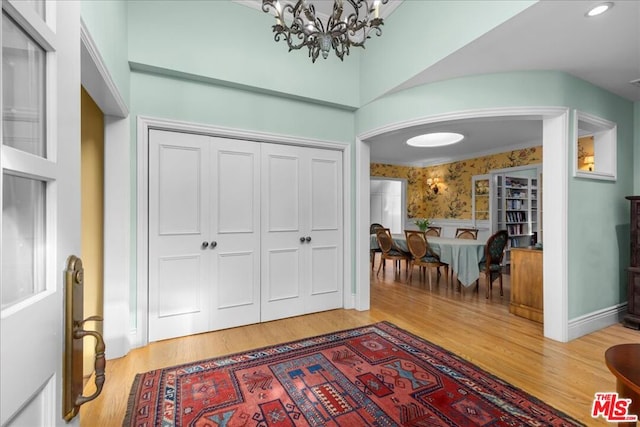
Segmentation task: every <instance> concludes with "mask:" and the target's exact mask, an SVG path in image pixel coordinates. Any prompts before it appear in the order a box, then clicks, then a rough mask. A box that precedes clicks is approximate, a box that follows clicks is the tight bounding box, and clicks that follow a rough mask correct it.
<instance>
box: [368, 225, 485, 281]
mask: <svg viewBox="0 0 640 427" xmlns="http://www.w3.org/2000/svg"><path fill="white" fill-rule="evenodd" d="M392 237H393V242H394V243H395V245H396V246H397V247H398V248H399V249H401V250H403V251H405V252H409V249H408V248H407V241H406V239H405V237H404V235H402V234H394V235H393V236H392ZM427 241H428V242H429V246H430V247H431V249H432V250H433V251H434V252H435V253H436V254H438V256H439V257H440V261H442V262H444V263H446V264H449V268H451V269H452V270H453V272H454V273H456V274H457V275H458V280H459V281H460V283H462V285H463V286H467V287H468V286H471V285H473V284H474V283H475V281H476V280H477V279H478V278H479V277H480V267H479V265H478V264H479V263H480V261H481V260H482V259H483V258H484V247H485V244H486V242H483V241H480V240H467V239H453V238H450V237H431V236H429V237H427ZM377 248H378V241H377V240H376V236H375V235H373V234H372V235H371V249H377Z"/></svg>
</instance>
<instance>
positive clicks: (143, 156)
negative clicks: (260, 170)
mask: <svg viewBox="0 0 640 427" xmlns="http://www.w3.org/2000/svg"><path fill="white" fill-rule="evenodd" d="M149 129H160V130H168V131H177V132H186V133H197V134H202V135H210V136H217V137H222V138H231V139H242V140H245V141H256V142H266V143H274V144H285V145H293V146H299V147H313V148H323V149H329V150H337V151H341V152H342V156H343V157H342V160H343V161H342V164H343V171H342V173H343V188H342V191H343V244H344V251H343V253H344V261H343V265H344V267H343V284H344V288H343V295H344V297H343V307H344V308H354V305H355V304H356V301H355V294H354V290H353V286H352V271H353V270H352V265H353V258H352V252H353V250H352V248H351V235H352V228H351V219H352V210H351V197H352V196H351V176H352V167H351V145H350V144H348V143H342V142H334V141H323V140H317V139H311V138H303V137H297V136H289V135H279V134H273V133H263V132H254V131H250V130H244V129H234V128H226V127H221V126H214V125H206V124H200V123H191V122H185V121H180V120H171V119H161V118H155V117H148V116H138V118H137V142H138V152H137V167H138V175H137V176H138V184H137V188H138V197H137V205H138V209H137V221H136V222H137V250H136V253H137V275H136V277H137V280H136V281H137V290H136V295H137V300H138V303H137V325H138V328H137V330H136V338H135V345H136V346H144V345H146V344H147V343H148V315H147V313H148V309H149V302H148V292H147V290H148V280H149V279H148V259H149V247H148V231H149V230H148V227H149V204H148V200H149Z"/></svg>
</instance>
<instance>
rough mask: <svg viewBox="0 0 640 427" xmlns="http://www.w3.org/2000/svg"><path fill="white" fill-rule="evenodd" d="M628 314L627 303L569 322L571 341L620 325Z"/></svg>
mask: <svg viewBox="0 0 640 427" xmlns="http://www.w3.org/2000/svg"><path fill="white" fill-rule="evenodd" d="M626 312H627V303H622V304H617V305H614V306H612V307H608V308H604V309H602V310H597V311H594V312H593V313H589V314H585V315H583V316H579V317H576V318H573V319H571V320H570V321H569V340H573V339H576V338H579V337H581V336H583V335H587V334H590V333H591V332H595V331H598V330H600V329H603V328H606V327H607V326H611V325H615V324H616V323H620V322H621V321H622V318H623V317H624V315H625V314H626Z"/></svg>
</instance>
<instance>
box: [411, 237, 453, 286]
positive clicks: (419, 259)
mask: <svg viewBox="0 0 640 427" xmlns="http://www.w3.org/2000/svg"><path fill="white" fill-rule="evenodd" d="M404 235H405V238H406V240H407V248H409V253H410V254H411V263H410V265H409V274H408V277H407V283H410V282H411V277H412V276H413V267H415V266H419V267H426V268H427V269H428V274H429V289H431V269H432V268H435V269H436V273H439V270H438V269H439V267H444V277H445V283H446V281H447V279H448V277H449V264H445V263H444V262H442V261H440V257H439V256H438V254H436V253H435V252H433V251H432V250H431V248H430V247H429V242H428V241H427V237H426V233H423V232H422V231H415V230H405V231H404ZM437 277H438V278H439V277H440V276H439V275H438V276H437Z"/></svg>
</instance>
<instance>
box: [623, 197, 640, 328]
mask: <svg viewBox="0 0 640 427" xmlns="http://www.w3.org/2000/svg"><path fill="white" fill-rule="evenodd" d="M627 199H628V200H629V201H630V202H631V212H630V213H631V218H630V224H631V235H630V240H631V253H630V255H631V257H630V265H629V268H627V272H628V273H627V274H628V277H629V278H628V283H627V300H628V302H627V314H626V315H625V316H624V320H623V321H622V324H623V325H624V326H626V327H628V328H633V329H640V196H629V197H627Z"/></svg>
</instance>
